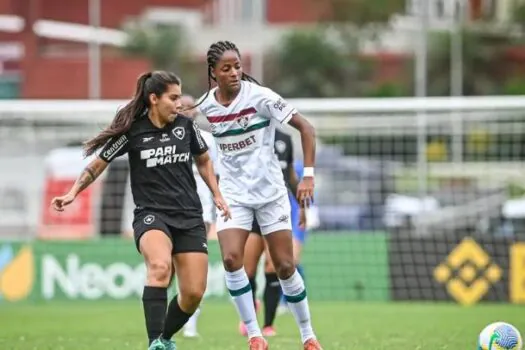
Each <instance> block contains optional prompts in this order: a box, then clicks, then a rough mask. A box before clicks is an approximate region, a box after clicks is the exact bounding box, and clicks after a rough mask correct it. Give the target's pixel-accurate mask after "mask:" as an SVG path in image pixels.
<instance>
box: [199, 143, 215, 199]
mask: <svg viewBox="0 0 525 350" xmlns="http://www.w3.org/2000/svg"><path fill="white" fill-rule="evenodd" d="M195 164H196V165H197V170H198V171H199V174H200V176H201V177H202V179H203V180H204V182H205V183H206V185H207V186H208V188H209V189H210V191H211V193H212V195H213V196H214V197H215V196H217V195H220V191H219V185H218V184H217V176H216V175H215V170H214V169H213V162H212V160H211V157H210V154H209V152H207V151H206V152H204V153H202V154H200V155H197V156H196V157H195Z"/></svg>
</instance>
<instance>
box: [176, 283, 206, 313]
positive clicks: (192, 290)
mask: <svg viewBox="0 0 525 350" xmlns="http://www.w3.org/2000/svg"><path fill="white" fill-rule="evenodd" d="M205 289H206V287H202V286H191V287H186V288H184V289H181V291H180V300H181V304H182V305H181V306H182V307H183V308H184V309H185V310H188V311H191V312H193V311H195V310H197V308H198V307H199V305H200V303H201V301H202V298H203V297H204V291H205Z"/></svg>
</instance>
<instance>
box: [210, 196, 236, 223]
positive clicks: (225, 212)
mask: <svg viewBox="0 0 525 350" xmlns="http://www.w3.org/2000/svg"><path fill="white" fill-rule="evenodd" d="M213 202H214V203H215V206H216V207H217V209H219V210H220V211H222V217H224V221H228V220H229V219H231V218H232V214H231V212H230V207H228V204H226V201H225V200H224V198H222V196H221V195H218V196H215V197H213Z"/></svg>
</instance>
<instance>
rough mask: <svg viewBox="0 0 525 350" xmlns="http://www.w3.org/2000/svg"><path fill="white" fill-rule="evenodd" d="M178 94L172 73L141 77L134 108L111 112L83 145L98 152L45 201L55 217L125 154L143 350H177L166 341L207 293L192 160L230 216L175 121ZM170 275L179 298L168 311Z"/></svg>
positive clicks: (206, 161)
mask: <svg viewBox="0 0 525 350" xmlns="http://www.w3.org/2000/svg"><path fill="white" fill-rule="evenodd" d="M181 93H182V92H181V81H180V79H179V78H178V77H177V76H176V75H174V74H173V73H169V72H164V71H157V72H150V73H145V74H143V75H142V76H141V77H140V78H139V80H138V82H137V89H136V93H135V97H134V98H133V100H132V101H130V102H129V103H128V104H127V105H126V106H125V107H124V108H122V109H121V110H119V111H118V112H117V114H116V116H115V118H114V119H113V121H112V123H111V124H110V126H109V127H108V128H106V129H105V130H104V131H102V132H101V133H100V134H99V135H98V136H96V137H94V138H93V139H92V140H89V141H88V142H87V143H86V156H89V155H91V154H93V153H95V152H96V151H97V150H98V149H100V148H102V150H101V151H100V153H99V154H98V157H97V158H96V159H95V160H93V161H92V162H91V163H90V164H89V165H88V166H87V167H86V168H85V169H84V171H83V172H82V174H81V175H80V177H79V178H78V180H77V181H76V183H75V184H74V185H73V187H72V188H71V190H70V191H69V192H68V193H67V194H65V195H64V196H61V197H57V198H54V199H53V201H52V205H53V207H54V208H55V209H56V210H58V211H63V210H64V207H65V206H67V205H68V204H70V203H71V202H73V200H74V199H75V197H76V196H77V195H78V194H79V193H80V192H81V191H82V190H84V189H85V188H87V187H88V186H89V185H90V184H91V183H93V182H94V181H95V179H96V178H97V177H98V176H100V174H101V173H102V172H103V171H104V169H105V168H106V167H107V166H108V164H109V163H110V162H111V161H112V160H113V159H115V158H117V157H119V156H121V155H124V154H125V153H128V156H129V165H130V177H131V189H132V193H133V199H134V202H135V205H136V209H135V211H134V221H133V230H134V236H135V243H136V247H137V249H138V250H139V252H140V253H141V254H142V255H143V256H144V260H145V263H146V268H147V281H146V286H145V287H144V294H143V296H142V300H143V305H144V316H145V319H146V329H147V333H148V338H149V343H150V347H149V349H150V350H175V349H176V347H175V343H174V342H172V341H171V338H172V337H173V335H174V334H175V333H176V332H177V331H179V330H180V329H181V328H182V327H183V326H184V324H185V323H186V322H187V321H188V319H189V318H190V316H191V315H192V314H193V312H194V311H195V310H196V309H197V308H198V306H199V303H200V301H201V299H202V296H203V294H204V291H205V289H206V281H207V274H208V255H207V239H206V229H205V227H204V222H203V219H202V206H201V203H200V201H199V197H198V195H197V190H196V184H195V178H194V176H193V172H192V156H193V157H195V161H196V163H197V167H198V170H199V173H200V174H201V176H202V178H203V179H204V181H205V182H206V184H207V185H208V187H209V188H210V190H211V192H212V193H213V197H214V202H215V205H216V206H217V208H218V209H219V210H221V211H222V215H223V216H224V217H225V219H227V218H229V216H230V212H229V208H228V206H227V204H226V203H225V201H224V199H223V197H222V195H221V193H220V191H219V189H218V186H217V180H216V177H215V172H214V170H213V165H212V162H211V160H210V157H209V155H208V152H207V145H206V143H205V142H204V140H203V139H202V137H201V135H200V132H199V129H198V128H197V126H196V124H195V123H194V122H193V121H192V120H191V119H189V118H187V117H184V116H182V115H180V114H177V112H178V111H179V110H180V108H181V102H180V98H181ZM173 269H175V273H176V274H177V279H178V282H179V290H180V292H179V294H178V296H176V297H174V298H173V300H172V301H171V302H170V303H169V306H168V305H167V304H168V303H167V288H168V286H169V284H170V280H171V277H172V273H173ZM166 310H167V312H166Z"/></svg>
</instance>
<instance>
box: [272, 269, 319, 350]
mask: <svg viewBox="0 0 525 350" xmlns="http://www.w3.org/2000/svg"><path fill="white" fill-rule="evenodd" d="M279 281H280V282H281V287H282V288H283V294H284V298H285V300H286V301H287V304H288V308H290V311H291V312H292V314H293V316H294V318H295V322H296V323H297V325H298V326H299V331H300V332H301V339H302V341H303V343H304V342H306V341H307V340H308V339H312V338H313V339H315V334H314V331H313V329H312V321H311V319H310V308H309V307H308V298H307V297H306V289H305V287H304V281H303V278H302V277H301V275H300V274H299V272H297V270H296V271H295V272H294V273H293V275H292V276H291V277H290V278H288V279H286V280H279Z"/></svg>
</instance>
